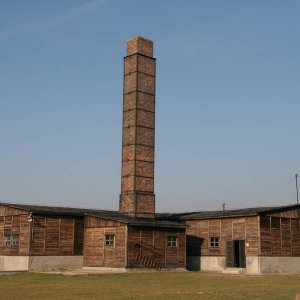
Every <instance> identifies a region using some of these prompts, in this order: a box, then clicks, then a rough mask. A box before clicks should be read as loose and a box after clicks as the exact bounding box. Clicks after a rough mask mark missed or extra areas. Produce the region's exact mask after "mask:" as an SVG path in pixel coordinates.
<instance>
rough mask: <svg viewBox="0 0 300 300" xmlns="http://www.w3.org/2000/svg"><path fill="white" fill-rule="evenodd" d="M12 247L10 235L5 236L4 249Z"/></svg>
mask: <svg viewBox="0 0 300 300" xmlns="http://www.w3.org/2000/svg"><path fill="white" fill-rule="evenodd" d="M10 246H11V240H10V235H4V236H3V247H10Z"/></svg>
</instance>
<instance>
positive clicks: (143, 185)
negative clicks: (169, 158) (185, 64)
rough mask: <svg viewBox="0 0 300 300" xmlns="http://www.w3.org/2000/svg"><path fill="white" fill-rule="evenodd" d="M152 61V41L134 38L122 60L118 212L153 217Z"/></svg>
mask: <svg viewBox="0 0 300 300" xmlns="http://www.w3.org/2000/svg"><path fill="white" fill-rule="evenodd" d="M154 113H155V59H154V58H153V44H152V41H150V40H147V39H144V38H141V37H134V38H132V39H131V40H129V41H128V43H127V56H126V57H125V60H124V96H123V140H122V179H121V181H122V184H121V195H120V212H121V213H124V214H127V215H129V216H134V217H154V213H155V195H154V127H155V116H154Z"/></svg>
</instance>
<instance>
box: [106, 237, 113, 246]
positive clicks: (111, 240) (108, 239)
mask: <svg viewBox="0 0 300 300" xmlns="http://www.w3.org/2000/svg"><path fill="white" fill-rule="evenodd" d="M114 243H115V235H114V234H106V235H105V246H113V245H114Z"/></svg>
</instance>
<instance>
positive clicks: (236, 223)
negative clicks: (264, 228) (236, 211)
mask: <svg viewBox="0 0 300 300" xmlns="http://www.w3.org/2000/svg"><path fill="white" fill-rule="evenodd" d="M186 224H187V225H189V227H188V228H187V240H188V241H189V240H190V241H191V242H190V243H188V245H187V255H197V254H198V255H201V256H226V243H227V241H229V240H245V241H246V255H258V253H259V237H258V235H259V225H258V224H259V223H258V217H256V216H254V217H243V218H222V219H207V220H189V221H186ZM210 237H219V238H220V244H219V247H216V248H213V247H210Z"/></svg>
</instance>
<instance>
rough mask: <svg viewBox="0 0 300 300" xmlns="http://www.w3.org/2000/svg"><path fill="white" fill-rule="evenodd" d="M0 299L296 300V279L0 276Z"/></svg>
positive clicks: (299, 281)
mask: <svg viewBox="0 0 300 300" xmlns="http://www.w3.org/2000/svg"><path fill="white" fill-rule="evenodd" d="M0 291H1V295H0V299H3V300H4V299H9V300H11V299H20V300H26V299H30V300H37V299H51V300H52V299H53V300H55V299H72V300H74V299H143V300H147V299H280V300H281V299H289V300H291V299H294V297H295V294H296V293H297V292H300V274H299V275H270V276H240V275H239V276H236V275H221V274H208V273H199V272H151V273H124V274H107V275H80V276H64V275H56V274H38V273H21V274H17V275H9V276H0Z"/></svg>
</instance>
